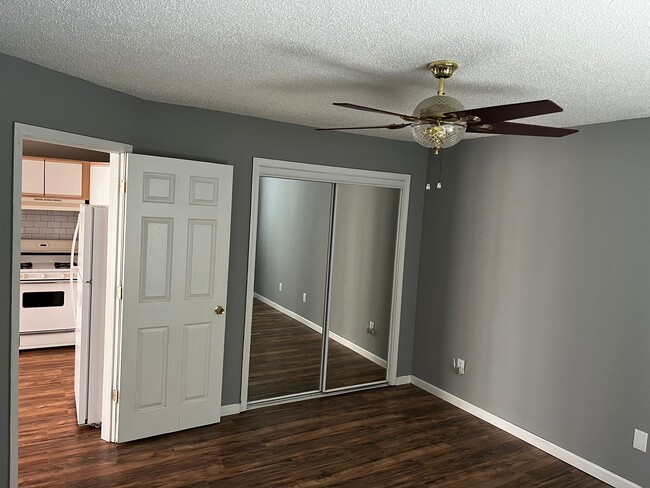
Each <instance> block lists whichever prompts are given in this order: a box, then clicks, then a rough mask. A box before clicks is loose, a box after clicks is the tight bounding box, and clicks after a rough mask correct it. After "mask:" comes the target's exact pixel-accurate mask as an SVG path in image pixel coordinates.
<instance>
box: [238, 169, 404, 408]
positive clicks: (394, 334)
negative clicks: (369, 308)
mask: <svg viewBox="0 0 650 488" xmlns="http://www.w3.org/2000/svg"><path fill="white" fill-rule="evenodd" d="M262 176H274V177H281V178H290V179H300V180H309V181H319V182H326V183H347V184H353V185H368V186H378V187H384V188H396V189H399V190H401V191H400V206H399V214H398V223H397V241H396V247H395V268H394V273H393V298H392V307H391V310H392V313H391V320H390V329H391V332H390V339H389V343H388V371H387V379H388V384H390V385H395V384H396V381H397V357H398V349H399V347H398V346H399V331H400V320H401V314H402V288H403V283H404V259H405V248H406V225H407V221H408V205H409V193H410V187H411V175H408V174H401V173H384V172H381V171H369V170H362V169H353V168H340V167H336V166H321V165H315V164H306V163H296V162H291V161H281V160H275V159H265V158H253V180H252V188H251V222H250V236H249V243H248V249H249V252H248V277H247V282H246V316H245V322H244V348H243V357H242V381H241V385H242V386H241V411H242V412H243V411H245V410H246V409H247V406H248V373H249V365H250V348H251V327H252V320H253V293H254V284H255V283H254V282H255V259H256V242H257V219H258V204H259V189H260V177H262Z"/></svg>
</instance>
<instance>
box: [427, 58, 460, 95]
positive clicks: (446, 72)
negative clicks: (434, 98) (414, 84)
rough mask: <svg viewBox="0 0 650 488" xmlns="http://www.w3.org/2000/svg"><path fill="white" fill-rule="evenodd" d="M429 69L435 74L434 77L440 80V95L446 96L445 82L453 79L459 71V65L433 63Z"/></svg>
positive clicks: (446, 62)
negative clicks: (455, 72) (452, 76)
mask: <svg viewBox="0 0 650 488" xmlns="http://www.w3.org/2000/svg"><path fill="white" fill-rule="evenodd" d="M427 67H428V68H429V69H430V70H431V73H433V76H435V77H436V79H437V80H438V95H440V96H442V95H444V94H445V80H446V79H447V78H451V75H453V74H454V71H456V70H457V69H458V63H456V62H455V61H447V60H443V61H431V62H430V63H429V64H428V65H427Z"/></svg>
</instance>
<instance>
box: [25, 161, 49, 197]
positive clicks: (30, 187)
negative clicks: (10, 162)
mask: <svg viewBox="0 0 650 488" xmlns="http://www.w3.org/2000/svg"><path fill="white" fill-rule="evenodd" d="M44 193H45V160H44V159H43V158H28V157H24V158H23V195H27V196H39V197H40V196H43V194H44Z"/></svg>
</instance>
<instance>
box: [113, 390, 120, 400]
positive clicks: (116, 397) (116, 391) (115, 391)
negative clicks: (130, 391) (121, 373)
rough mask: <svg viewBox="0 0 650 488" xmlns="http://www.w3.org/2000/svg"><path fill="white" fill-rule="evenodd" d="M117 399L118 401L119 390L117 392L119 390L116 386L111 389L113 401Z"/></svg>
mask: <svg viewBox="0 0 650 488" xmlns="http://www.w3.org/2000/svg"><path fill="white" fill-rule="evenodd" d="M119 401H120V392H119V390H118V389H117V388H116V389H114V390H113V402H114V403H117V402H119Z"/></svg>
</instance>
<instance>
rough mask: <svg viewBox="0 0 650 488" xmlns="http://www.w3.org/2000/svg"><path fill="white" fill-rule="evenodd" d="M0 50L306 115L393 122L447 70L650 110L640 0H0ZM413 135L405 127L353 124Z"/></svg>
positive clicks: (132, 90) (111, 83) (134, 90)
mask: <svg viewBox="0 0 650 488" xmlns="http://www.w3.org/2000/svg"><path fill="white" fill-rule="evenodd" d="M1 10H2V14H1V15H0V51H1V52H4V53H6V54H9V55H12V56H17V57H19V58H22V59H26V60H28V61H31V62H33V63H36V64H40V65H42V66H46V67H48V68H51V69H54V70H57V71H61V72H63V73H67V74H70V75H73V76H76V77H79V78H83V79H85V80H89V81H92V82H94V83H97V84H99V85H103V86H106V87H109V88H113V89H115V90H119V91H122V92H125V93H129V94H132V95H135V96H138V97H141V98H144V99H148V100H157V101H163V102H168V103H174V104H181V105H189V106H194V107H204V108H210V109H215V110H221V111H225V112H232V113H237V114H244V115H252V116H256V117H262V118H267V119H274V120H281V121H284V122H291V123H296V124H303V125H308V126H312V127H325V126H349V125H368V124H370V125H372V124H383V123H392V122H399V119H393V118H391V117H388V116H382V115H379V114H371V113H366V112H355V111H352V110H349V109H344V108H337V107H333V106H332V105H331V103H332V102H351V103H357V104H361V105H370V106H373V107H378V108H383V109H386V110H390V111H396V112H401V113H411V111H412V110H413V108H414V107H415V106H416V105H417V103H418V102H419V101H420V100H422V99H423V98H426V97H428V96H431V95H433V94H434V91H435V88H434V82H433V81H434V80H433V77H432V76H431V74H430V73H429V72H428V71H427V70H426V64H427V63H428V62H429V61H432V60H437V59H453V60H455V61H457V62H458V63H459V64H460V68H459V70H458V71H457V72H456V74H455V75H454V77H453V78H452V79H451V80H450V81H449V82H448V83H447V90H446V91H447V94H448V95H451V96H453V97H455V98H458V99H460V100H461V101H462V102H463V104H464V105H465V107H466V108H472V107H474V108H476V107H482V106H487V105H497V104H504V103H515V102H522V101H528V100H538V99H543V98H550V99H551V100H553V101H555V102H556V103H558V104H559V105H561V106H562V107H564V109H565V111H564V112H563V113H560V114H554V115H547V116H544V117H537V118H535V119H526V122H531V123H542V124H548V125H557V126H561V127H571V126H576V125H583V124H591V123H597V122H606V121H613V120H620V119H631V118H638V117H648V116H650V94H649V91H650V90H649V88H650V4H649V3H648V2H647V0H626V1H623V0H610V1H596V0H594V1H589V0H573V1H567V0H547V1H543V2H542V1H539V0H483V1H481V2H473V1H466V2H460V1H455V2H451V1H441V0H438V1H432V0H426V1H424V0H410V1H408V2H399V1H395V0H377V1H370V0H367V1H360V0H317V1H313V0H301V1H294V2H291V1H280V0H267V1H261V0H260V1H254V0H234V1H217V0H212V1H210V0H197V1H189V0H103V1H89V0H86V1H82V0H76V1H75V0H3V1H2V3H1ZM364 133H366V134H369V135H376V136H380V137H393V138H401V139H410V134H409V131H408V129H406V130H404V131H364Z"/></svg>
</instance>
